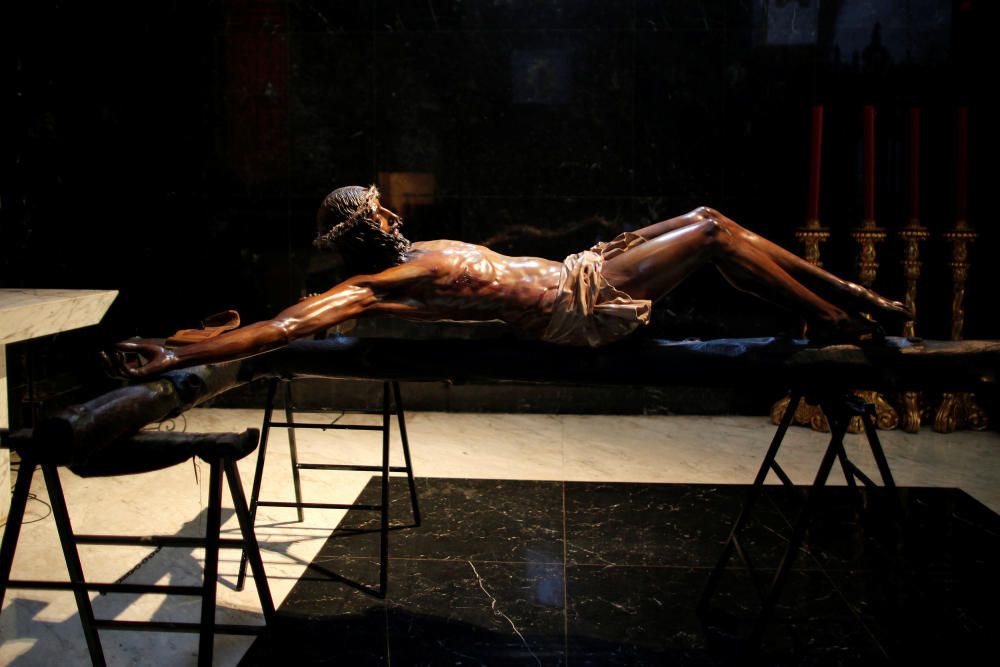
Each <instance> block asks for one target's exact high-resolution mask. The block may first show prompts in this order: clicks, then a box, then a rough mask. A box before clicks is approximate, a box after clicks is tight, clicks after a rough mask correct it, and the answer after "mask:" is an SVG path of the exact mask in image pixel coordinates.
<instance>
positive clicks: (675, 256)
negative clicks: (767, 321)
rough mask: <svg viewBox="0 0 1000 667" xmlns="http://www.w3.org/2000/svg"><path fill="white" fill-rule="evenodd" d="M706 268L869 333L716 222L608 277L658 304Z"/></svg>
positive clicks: (612, 266) (641, 252)
mask: <svg viewBox="0 0 1000 667" xmlns="http://www.w3.org/2000/svg"><path fill="white" fill-rule="evenodd" d="M706 263H712V264H714V265H715V266H716V267H717V268H718V269H719V271H721V272H722V274H723V276H725V278H726V279H727V280H728V281H729V282H730V283H731V284H732V285H733V286H734V287H736V288H737V289H740V290H743V291H746V292H750V293H752V294H755V295H757V296H759V297H761V298H763V299H765V300H767V301H772V302H774V303H777V304H779V305H782V306H785V307H787V308H790V309H792V310H794V311H797V312H800V313H802V314H803V315H804V316H805V317H806V318H807V319H809V320H811V321H813V322H820V323H823V324H825V325H828V326H833V327H836V328H838V329H841V330H844V329H846V330H848V331H849V332H850V333H852V334H861V333H865V332H866V331H867V330H868V328H869V327H868V325H865V324H864V323H862V322H860V321H859V320H858V319H857V318H852V317H851V316H850V315H849V314H848V313H847V312H846V311H845V310H843V309H842V308H840V307H838V306H837V305H835V304H833V303H830V302H829V301H826V300H825V299H823V298H821V297H820V296H819V295H817V294H816V293H815V292H813V291H811V290H810V289H808V288H807V287H805V286H804V285H803V284H802V283H800V282H798V281H797V280H796V279H795V278H794V277H792V276H791V275H789V273H788V272H787V271H785V270H784V269H783V268H782V267H781V266H780V265H779V264H778V263H777V262H775V261H774V260H773V259H772V258H771V256H769V255H768V254H767V253H766V252H764V251H762V250H761V249H759V248H758V247H757V246H756V245H755V244H752V243H747V242H746V241H745V240H744V239H743V238H742V235H741V234H739V233H738V232H736V231H734V230H732V229H730V226H729V225H727V224H726V223H725V222H724V221H722V220H720V219H718V218H715V217H708V218H705V219H703V220H701V221H700V222H695V223H692V224H688V225H686V226H681V227H679V228H676V229H674V230H673V231H670V232H668V233H666V234H662V235H660V236H657V237H655V238H653V239H651V240H649V241H648V242H646V243H643V244H642V245H640V246H637V247H635V248H632V249H631V250H628V251H627V252H625V253H623V254H621V255H619V256H617V257H614V258H613V259H610V260H608V261H607V262H606V263H605V265H604V270H603V275H604V277H605V278H606V279H607V280H608V281H609V282H610V283H611V284H612V285H614V286H615V287H617V288H618V289H620V290H622V291H623V292H625V293H626V294H628V295H629V296H631V297H632V298H634V299H650V300H654V301H655V300H657V299H659V298H660V297H662V296H663V295H665V294H667V293H668V292H669V291H670V290H672V289H673V288H674V287H676V286H677V285H678V284H679V283H680V282H681V281H682V280H683V279H684V278H686V277H687V276H688V275H690V274H691V272H692V271H694V270H695V269H697V268H698V267H700V266H702V265H703V264H706Z"/></svg>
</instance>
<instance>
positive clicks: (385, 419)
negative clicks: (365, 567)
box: [378, 382, 390, 598]
mask: <svg viewBox="0 0 1000 667" xmlns="http://www.w3.org/2000/svg"><path fill="white" fill-rule="evenodd" d="M389 415H390V413H389V383H388V382H383V383H382V503H381V504H382V507H381V512H380V513H381V515H382V523H381V531H380V532H381V534H382V535H381V536H382V541H381V545H380V547H381V548H380V549H379V586H378V587H379V597H382V598H384V597H385V596H386V593H387V592H388V589H389Z"/></svg>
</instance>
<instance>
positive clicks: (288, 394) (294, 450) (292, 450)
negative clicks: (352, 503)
mask: <svg viewBox="0 0 1000 667" xmlns="http://www.w3.org/2000/svg"><path fill="white" fill-rule="evenodd" d="M292 400H293V399H292V383H291V381H288V382H286V383H285V423H287V424H288V427H287V429H288V453H289V455H290V456H291V461H292V486H293V487H294V488H295V502H296V503H298V507H296V508H295V511H296V512H297V513H298V517H299V522H300V523H301V522H302V521H303V520H304V515H303V513H302V481H301V479H300V478H299V449H298V447H297V445H296V443H295V417H294V412H295V405H294V404H293V403H292Z"/></svg>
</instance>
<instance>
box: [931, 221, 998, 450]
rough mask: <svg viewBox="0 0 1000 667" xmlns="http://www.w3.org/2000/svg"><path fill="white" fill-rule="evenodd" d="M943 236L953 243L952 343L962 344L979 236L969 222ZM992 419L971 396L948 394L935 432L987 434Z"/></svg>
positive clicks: (937, 419)
mask: <svg viewBox="0 0 1000 667" xmlns="http://www.w3.org/2000/svg"><path fill="white" fill-rule="evenodd" d="M942 236H943V237H944V238H945V239H946V240H947V241H949V242H950V243H951V262H949V265H950V266H951V279H952V298H951V339H952V340H962V330H963V329H964V328H965V283H966V282H967V280H968V278H969V244H970V243H973V242H975V240H976V238H977V237H978V236H979V235H978V234H977V233H976V232H975V230H973V229H972V227H970V226H969V223H968V222H966V221H965V220H961V219H960V220H958V221H956V222H955V227H954V228H953V229H952V230H951V231H948V232H945V233H944V234H942ZM989 425H990V423H989V417H988V416H987V415H986V412H985V411H983V409H982V408H981V407H979V404H977V403H976V400H975V397H974V396H973V395H972V394H970V393H967V392H959V393H952V392H947V393H945V394H943V395H942V397H941V405H939V406H938V410H937V414H935V415H934V430H935V431H937V432H938V433H951V432H952V431H954V430H955V429H959V428H968V429H969V430H973V431H984V430H986V429H987V428H989Z"/></svg>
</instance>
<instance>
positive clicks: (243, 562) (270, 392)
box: [236, 378, 279, 591]
mask: <svg viewBox="0 0 1000 667" xmlns="http://www.w3.org/2000/svg"><path fill="white" fill-rule="evenodd" d="M278 382H279V380H278V379H277V378H275V379H273V380H271V382H270V383H269V384H268V386H267V403H265V404H264V421H263V422H262V423H261V425H260V444H259V445H258V446H257V467H256V468H254V472H253V487H251V489H250V526H251V527H253V526H254V525H255V523H256V520H257V500H258V499H259V498H260V487H261V483H262V482H263V480H264V460H265V459H266V458H267V436H268V435H269V434H270V433H271V415H272V414H273V412H274V394H275V393H276V392H277V391H278ZM246 579H247V552H246V551H245V550H244V551H243V554H242V555H241V556H240V570H239V574H237V575H236V590H238V591H242V590H243V586H244V585H245V584H246Z"/></svg>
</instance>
